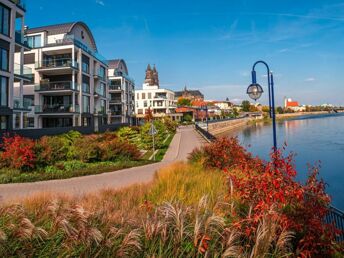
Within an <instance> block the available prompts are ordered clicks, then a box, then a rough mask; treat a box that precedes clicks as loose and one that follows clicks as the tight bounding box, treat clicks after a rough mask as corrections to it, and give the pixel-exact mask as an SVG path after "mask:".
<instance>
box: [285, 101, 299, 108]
mask: <svg viewBox="0 0 344 258" xmlns="http://www.w3.org/2000/svg"><path fill="white" fill-rule="evenodd" d="M299 106H300V105H299V102H297V101H287V107H299Z"/></svg>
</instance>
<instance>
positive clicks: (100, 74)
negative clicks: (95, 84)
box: [94, 69, 106, 81]
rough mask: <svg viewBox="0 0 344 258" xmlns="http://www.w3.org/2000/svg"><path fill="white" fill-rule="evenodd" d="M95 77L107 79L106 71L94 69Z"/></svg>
mask: <svg viewBox="0 0 344 258" xmlns="http://www.w3.org/2000/svg"><path fill="white" fill-rule="evenodd" d="M103 71H104V70H103ZM94 78H99V79H101V80H103V81H105V79H106V76H105V73H104V72H102V70H101V69H96V70H95V71H94Z"/></svg>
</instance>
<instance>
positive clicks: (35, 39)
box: [26, 35, 42, 48]
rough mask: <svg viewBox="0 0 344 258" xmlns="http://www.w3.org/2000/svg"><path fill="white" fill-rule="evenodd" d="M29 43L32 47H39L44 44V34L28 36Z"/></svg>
mask: <svg viewBox="0 0 344 258" xmlns="http://www.w3.org/2000/svg"><path fill="white" fill-rule="evenodd" d="M26 41H27V44H28V45H29V47H31V48H38V47H41V46H42V36H41V35H35V36H27V37H26Z"/></svg>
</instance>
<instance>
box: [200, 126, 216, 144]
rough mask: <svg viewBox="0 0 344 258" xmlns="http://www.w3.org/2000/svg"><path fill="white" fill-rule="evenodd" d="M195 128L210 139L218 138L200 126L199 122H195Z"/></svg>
mask: <svg viewBox="0 0 344 258" xmlns="http://www.w3.org/2000/svg"><path fill="white" fill-rule="evenodd" d="M195 128H196V130H197V131H198V132H200V133H201V134H202V135H203V136H204V137H205V138H206V139H207V140H208V141H210V142H212V141H214V140H216V137H215V136H214V135H212V134H211V133H209V132H208V131H207V130H204V129H203V128H202V127H200V126H199V125H198V124H195Z"/></svg>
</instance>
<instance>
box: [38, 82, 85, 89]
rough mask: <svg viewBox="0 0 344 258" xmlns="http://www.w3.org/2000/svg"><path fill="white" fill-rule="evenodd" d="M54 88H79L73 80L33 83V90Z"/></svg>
mask: <svg viewBox="0 0 344 258" xmlns="http://www.w3.org/2000/svg"><path fill="white" fill-rule="evenodd" d="M56 90H76V91H77V90H79V85H78V84H77V83H75V82H71V81H64V82H41V83H40V84H38V85H35V91H56Z"/></svg>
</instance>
